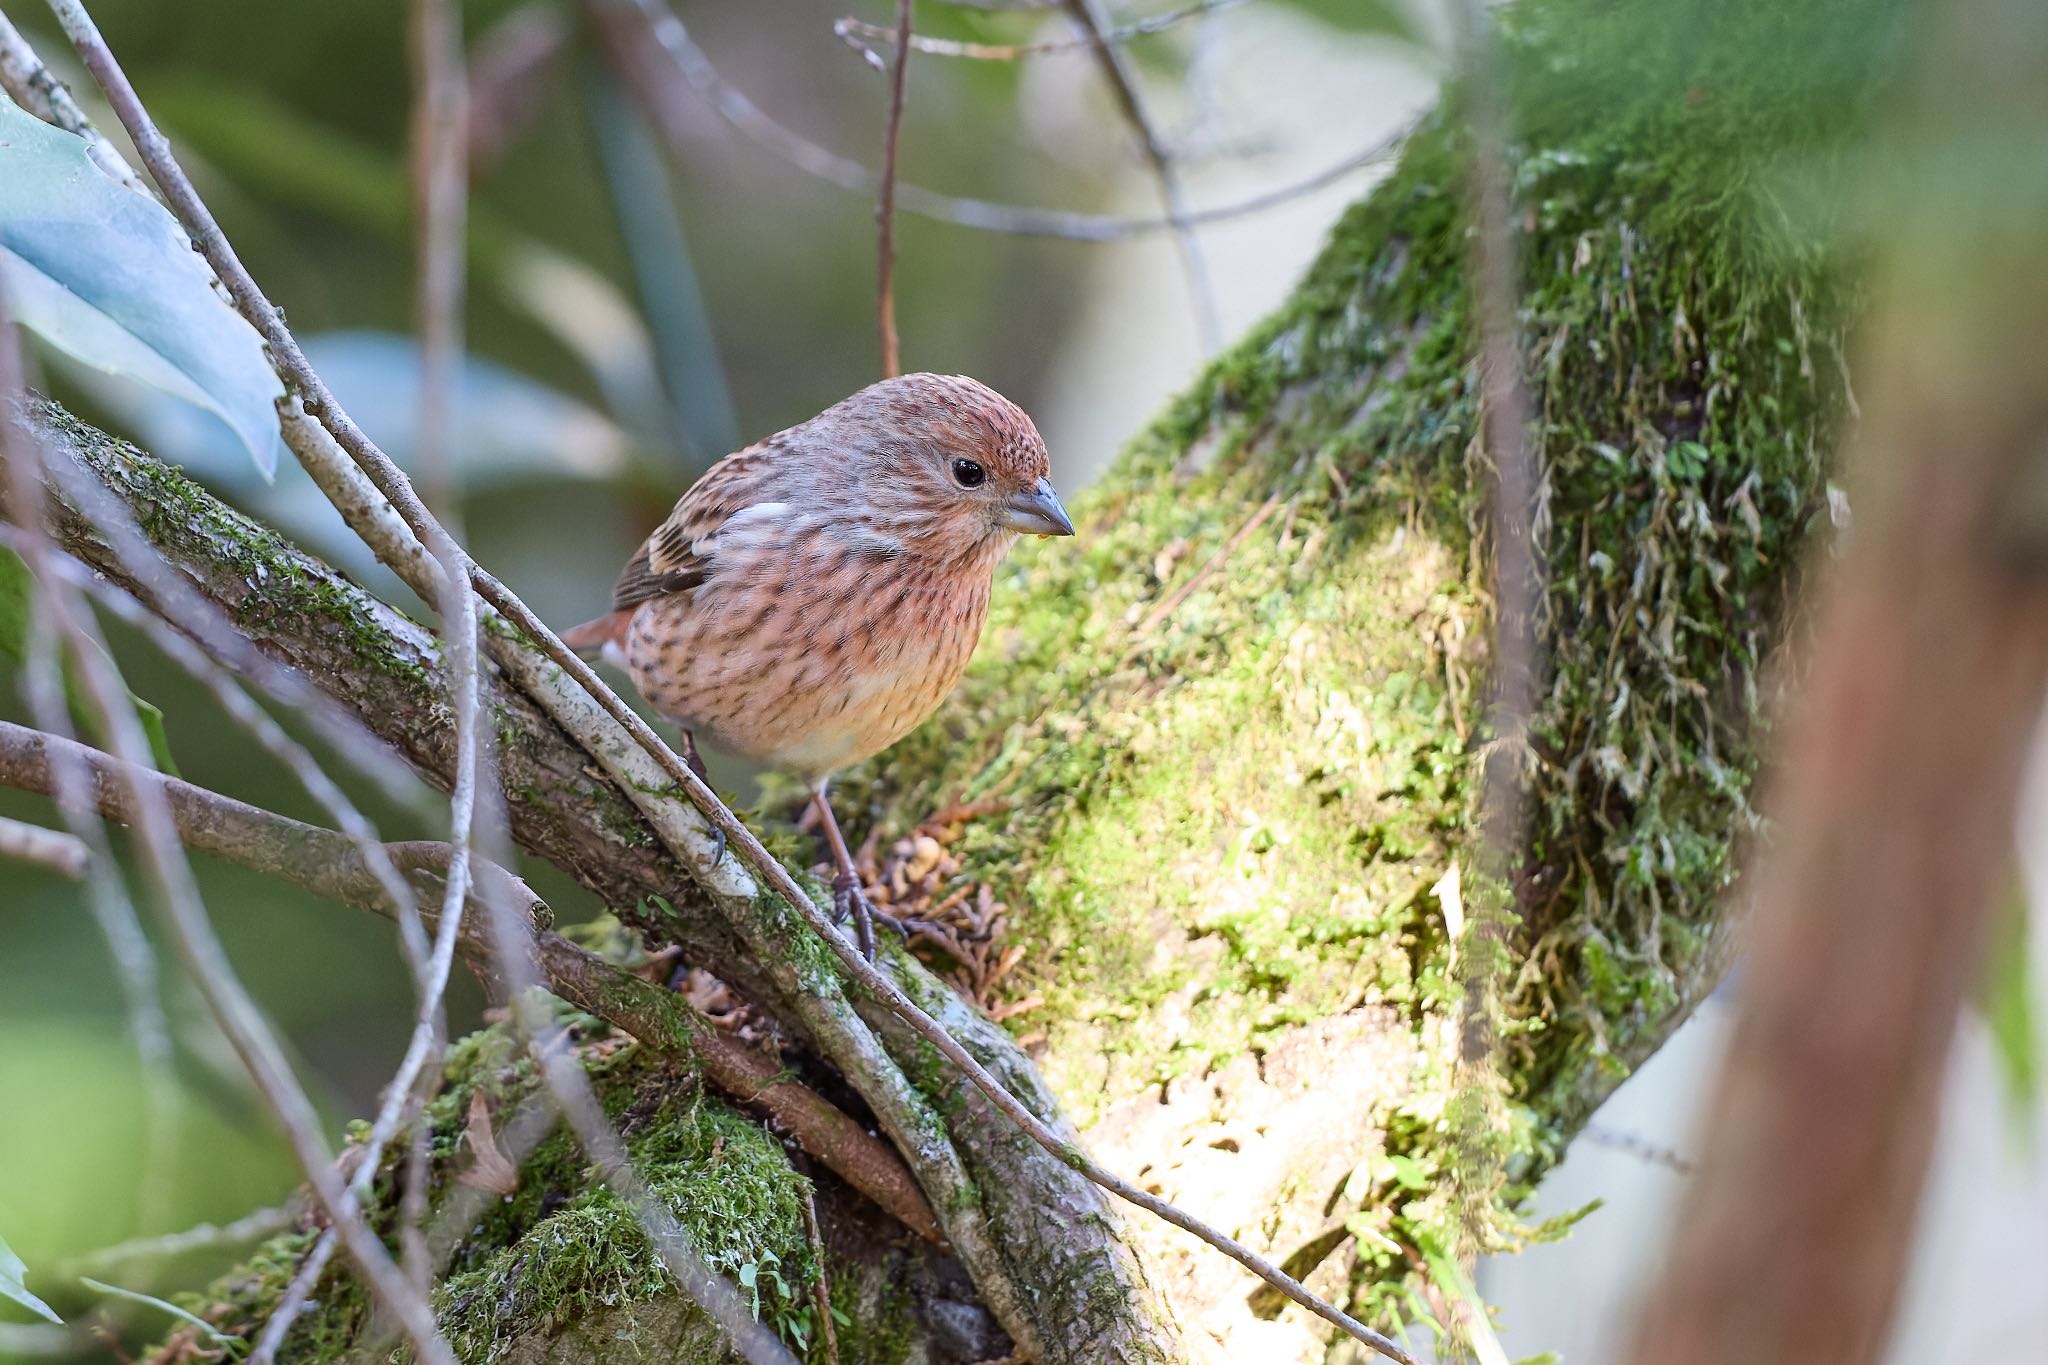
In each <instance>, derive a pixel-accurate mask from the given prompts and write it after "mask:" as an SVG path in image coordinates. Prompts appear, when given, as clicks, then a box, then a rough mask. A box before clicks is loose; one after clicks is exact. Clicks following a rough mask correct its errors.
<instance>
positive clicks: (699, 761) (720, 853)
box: [681, 730, 725, 868]
mask: <svg viewBox="0 0 2048 1365" xmlns="http://www.w3.org/2000/svg"><path fill="white" fill-rule="evenodd" d="M681 733H682V736H683V762H684V763H686V764H688V765H689V768H690V771H691V772H693V773H695V774H697V780H698V781H699V782H702V783H703V784H704V785H705V786H707V787H708V786H710V785H711V774H710V773H708V772H706V771H704V757H703V755H701V754H699V753H698V752H697V736H696V735H694V734H692V733H690V731H688V730H683V731H682V732H681ZM711 837H712V838H713V839H715V840H717V841H718V843H717V847H715V848H714V849H712V851H711V866H712V867H714V868H715V867H717V866H718V865H719V864H720V863H722V862H724V861H725V831H724V830H722V829H720V828H719V827H718V826H716V825H713V826H712V827H711Z"/></svg>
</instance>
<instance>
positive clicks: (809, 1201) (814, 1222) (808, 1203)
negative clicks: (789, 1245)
mask: <svg viewBox="0 0 2048 1365" xmlns="http://www.w3.org/2000/svg"><path fill="white" fill-rule="evenodd" d="M804 1236H805V1237H806V1238H807V1239H809V1241H810V1244H811V1259H812V1260H813V1261H815V1262H817V1265H818V1278H817V1279H815V1280H813V1281H811V1303H812V1305H813V1306H814V1307H816V1308H817V1310H818V1331H819V1333H820V1334H821V1335H822V1336H823V1337H824V1338H825V1360H826V1362H827V1365H839V1333H838V1332H837V1331H836V1330H834V1328H833V1326H832V1281H831V1279H830V1278H829V1277H828V1276H827V1274H826V1272H825V1238H824V1236H823V1235H822V1234H821V1233H820V1232H819V1231H818V1201H817V1200H815V1199H813V1198H811V1187H810V1186H809V1185H808V1184H806V1185H805V1186H804Z"/></svg>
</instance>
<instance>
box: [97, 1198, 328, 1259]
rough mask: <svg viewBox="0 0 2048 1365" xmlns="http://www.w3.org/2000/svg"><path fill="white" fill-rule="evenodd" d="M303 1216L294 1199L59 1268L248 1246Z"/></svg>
mask: <svg viewBox="0 0 2048 1365" xmlns="http://www.w3.org/2000/svg"><path fill="white" fill-rule="evenodd" d="M304 1215H305V1209H304V1207H303V1206H302V1205H301V1204H300V1202H299V1201H298V1200H296V1199H295V1200H291V1201H288V1202H286V1203H283V1204H279V1205H278V1206H277V1207H275V1208H268V1209H257V1210H256V1211H255V1212H253V1213H245V1214H243V1215H242V1216H241V1217H240V1218H237V1219H235V1220H234V1221H233V1222H232V1223H198V1224H195V1225H193V1226H192V1227H189V1228H186V1229H185V1230H184V1231H182V1232H173V1233H170V1234H169V1235H167V1236H163V1237H137V1238H134V1239H132V1240H130V1241H126V1242H116V1243H115V1244H114V1245H112V1246H109V1247H101V1248H100V1249H99V1250H97V1251H88V1252H86V1253H85V1254H84V1255H82V1256H75V1257H73V1258H72V1259H70V1260H68V1261H65V1262H63V1263H62V1264H60V1265H59V1266H58V1267H57V1271H58V1273H59V1274H60V1275H78V1274H90V1273H93V1272H95V1271H102V1270H114V1269H118V1268H120V1267H122V1266H126V1265H129V1264H131V1263H133V1262H136V1261H165V1260H170V1259H172V1258H174V1257H178V1256H185V1255H189V1254H191V1253H192V1252H195V1251H213V1250H216V1249H218V1248H223V1247H238V1246H247V1245H248V1244H249V1243H251V1242H260V1241H262V1240H263V1239H264V1238H266V1237H273V1236H275V1235H277V1234H278V1233H280V1232H283V1231H284V1230H285V1229H286V1228H288V1227H290V1226H292V1224H294V1223H296V1222H298V1220H299V1219H300V1218H301V1217H303V1216H304Z"/></svg>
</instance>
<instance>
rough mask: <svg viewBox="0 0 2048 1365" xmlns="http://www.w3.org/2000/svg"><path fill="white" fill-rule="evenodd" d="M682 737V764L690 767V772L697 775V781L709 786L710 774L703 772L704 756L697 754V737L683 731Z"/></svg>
mask: <svg viewBox="0 0 2048 1365" xmlns="http://www.w3.org/2000/svg"><path fill="white" fill-rule="evenodd" d="M682 735H683V762H685V763H687V764H689V765H690V771H691V772H693V773H695V774H697V780H698V781H699V782H702V783H703V784H704V785H705V786H707V787H708V786H710V785H711V774H710V773H708V772H706V771H704V756H703V755H702V754H699V753H698V752H697V736H696V735H694V734H692V733H691V732H690V731H688V730H685V731H683V732H682Z"/></svg>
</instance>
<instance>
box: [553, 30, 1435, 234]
mask: <svg viewBox="0 0 2048 1365" xmlns="http://www.w3.org/2000/svg"><path fill="white" fill-rule="evenodd" d="M589 3H590V4H591V7H592V12H593V14H595V15H596V17H597V18H598V19H599V21H600V30H601V31H604V32H607V34H608V35H611V30H614V29H616V28H618V27H619V26H620V25H630V26H631V30H630V33H621V34H616V35H611V36H608V39H607V45H608V48H609V50H610V52H611V53H612V56H613V60H614V62H615V63H616V64H617V66H618V69H619V74H620V75H621V76H622V77H623V78H624V79H625V81H626V82H627V84H628V85H629V86H630V87H631V89H632V91H633V94H634V97H635V98H636V99H638V100H639V101H640V102H641V103H642V105H643V106H644V107H645V108H646V109H647V110H648V113H649V116H650V118H651V119H652V121H653V122H654V123H655V125H656V126H657V127H659V128H660V129H661V130H662V132H663V134H664V136H666V137H667V139H668V141H669V144H670V149H671V152H672V153H679V152H680V150H681V148H682V146H683V144H684V141H685V139H686V137H687V136H688V127H689V125H688V121H687V114H686V111H685V107H684V106H685V101H683V100H681V99H679V98H678V95H679V94H680V93H681V92H680V91H679V90H678V89H677V88H676V87H677V86H678V85H679V84H680V86H682V87H683V88H686V89H688V90H689V91H691V92H693V93H694V94H695V95H696V96H697V97H698V98H700V99H702V100H704V101H705V102H706V103H708V104H709V105H710V106H711V108H712V111H713V112H715V113H716V114H717V115H718V116H719V118H721V119H723V120H724V121H725V122H726V123H727V124H729V125H730V126H731V127H732V128H733V129H734V130H735V131H737V132H739V133H741V134H743V135H744V136H746V137H748V138H751V139H752V140H753V141H755V142H757V143H759V144H760V145H761V146H762V147H764V148H766V149H767V150H768V151H770V152H772V153H774V154H775V155H776V156H778V157H781V158H782V159H783V160H784V161H787V162H789V163H790V164H791V165H792V166H795V167H796V168H797V169H798V170H800V171H802V172H804V173H805V174H806V175H810V176H813V177H815V178H817V179H819V180H823V181H826V182H828V183H830V184H833V185H837V186H839V187H840V188H841V189H844V190H851V191H853V192H855V193H857V194H864V195H871V194H874V193H875V192H876V191H877V189H878V188H879V186H880V184H881V177H880V176H879V175H878V174H876V173H875V172H874V171H871V170H869V169H868V168H867V167H866V166H863V165H862V164H861V163H860V162H858V161H854V160H851V159H849V158H847V157H843V156H840V155H839V154H838V153H836V152H831V151H827V150H826V149H825V148H823V147H820V146H818V145H817V144H816V143H815V142H812V141H811V140H810V139H808V138H806V137H804V136H803V135H801V134H799V133H797V132H794V131H792V130H791V129H789V128H786V127H784V126H783V125H782V124H780V123H778V122H776V121H775V120H774V119H772V118H770V117H769V116H768V115H767V114H766V113H764V112H763V111H762V109H761V108H760V106H759V105H757V104H755V103H754V102H753V101H752V100H750V99H748V98H747V96H746V95H744V94H742V93H741V92H740V91H739V90H738V89H737V88H735V87H734V86H733V85H732V84H731V83H730V82H728V81H727V80H726V79H725V77H724V76H722V75H720V74H719V72H718V68H717V67H716V66H715V65H713V64H712V62H711V59H710V58H709V57H708V56H706V55H705V53H704V50H703V49H702V48H700V47H698V46H697V44H696V42H695V41H694V40H693V39H692V38H691V37H690V35H689V31H688V30H687V29H686V28H684V26H683V22H682V20H681V19H679V18H677V17H676V15H675V13H674V12H673V11H672V10H670V9H668V8H667V7H666V6H665V5H663V4H662V3H661V0H589ZM1407 135H1408V129H1407V128H1406V127H1405V126H1404V127H1402V128H1400V129H1398V130H1397V131H1395V132H1394V133H1392V134H1389V135H1388V136H1387V137H1385V138H1382V139H1380V140H1379V141H1378V142H1375V143H1373V144H1372V145H1370V146H1368V147H1366V148H1364V149H1362V150H1360V151H1358V152H1356V153H1353V154H1352V155H1350V156H1347V157H1345V158H1344V159H1343V160H1341V161H1339V162H1337V163H1336V164H1334V165H1332V166H1329V167H1326V168H1324V169H1323V170H1321V171H1318V172H1316V173H1315V174H1313V175H1310V176H1306V177H1304V178H1303V179H1301V180H1298V181H1295V182H1293V183H1291V184H1288V185H1282V186H1279V187H1277V188H1275V189H1271V190H1267V191H1265V192H1264V193H1261V194H1256V195H1252V196H1251V197H1249V198H1246V199H1241V200H1239V201H1237V202H1236V203H1233V204H1222V205H1218V206H1216V207H1214V208H1207V209H1190V210H1189V211H1188V212H1187V214H1186V215H1185V216H1184V217H1183V218H1181V219H1179V220H1176V219H1174V218H1171V217H1167V218H1124V217H1119V216H1116V215H1114V214H1100V213H1069V212H1064V211H1061V210H1057V209H1036V208H1027V207H1024V206H1022V205H1016V204H998V203H993V202H991V201H989V200H986V199H971V198H965V197H962V196H959V195H951V194H941V193H939V192H938V191H937V190H932V189H927V188H926V187H924V186H922V185H918V184H915V183H912V182H910V181H906V180H904V179H902V178H901V177H900V176H899V177H898V178H897V183H896V205H897V207H898V208H899V209H901V210H902V211H903V212H905V213H914V214H917V215H918V216H919V217H922V218H931V219H935V220H937V221H939V222H944V223H952V224H954V225H956V226H959V227H966V228H974V229H977V230H979V231H983V232H1003V233H1010V234H1014V235H1017V236H1024V237H1056V238H1060V239H1063V240H1066V241H1076V242H1114V241H1122V240H1124V239H1126V238H1130V237H1141V236H1146V235H1149V234H1151V233H1155V232H1172V231H1174V230H1175V229H1176V228H1179V227H1188V228H1194V227H1205V226H1207V225H1209V224H1211V223H1222V222H1229V221H1231V220H1232V219H1237V218H1244V217H1248V216H1250V215H1252V214H1256V213H1263V212H1265V211H1266V210H1268V209H1273V208H1278V207H1280V206H1281V205H1283V204H1288V203H1292V202H1293V201H1294V200H1296V199H1299V198H1301V197H1302V196H1303V195H1307V194H1313V193H1315V192H1316V191H1317V190H1320V189H1323V188H1326V187H1327V186H1330V185H1334V184H1336V183H1337V182H1338V181H1340V180H1343V179H1344V178H1345V177H1346V176H1349V175H1352V174H1355V173H1356V172H1358V171H1361V170H1364V169H1365V168H1366V167H1368V166H1370V165H1372V164H1373V163H1375V162H1377V161H1380V160H1382V159H1384V158H1385V157H1386V156H1387V155H1388V154H1389V153H1390V152H1392V151H1393V150H1394V149H1395V148H1396V147H1398V146H1399V145H1400V143H1401V140H1402V139H1403V138H1405V137H1406V136H1407Z"/></svg>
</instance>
